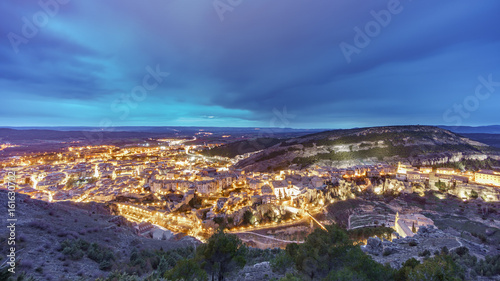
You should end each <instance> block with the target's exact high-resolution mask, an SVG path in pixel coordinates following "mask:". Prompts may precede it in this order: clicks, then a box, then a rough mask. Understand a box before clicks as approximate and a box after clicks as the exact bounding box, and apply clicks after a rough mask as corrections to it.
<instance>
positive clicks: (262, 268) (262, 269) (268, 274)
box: [228, 261, 282, 281]
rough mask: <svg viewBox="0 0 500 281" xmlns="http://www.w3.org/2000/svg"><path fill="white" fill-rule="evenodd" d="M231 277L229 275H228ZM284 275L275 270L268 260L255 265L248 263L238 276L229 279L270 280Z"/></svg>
mask: <svg viewBox="0 0 500 281" xmlns="http://www.w3.org/2000/svg"><path fill="white" fill-rule="evenodd" d="M228 277H229V276H228ZM281 277H282V276H280V275H278V274H276V273H274V272H273V270H272V268H271V265H270V264H269V262H268V261H265V262H261V263H257V264H254V265H246V266H245V267H244V268H243V269H241V270H240V271H239V272H238V274H237V276H232V277H231V278H228V280H236V281H250V280H269V279H272V278H277V279H279V278H281Z"/></svg>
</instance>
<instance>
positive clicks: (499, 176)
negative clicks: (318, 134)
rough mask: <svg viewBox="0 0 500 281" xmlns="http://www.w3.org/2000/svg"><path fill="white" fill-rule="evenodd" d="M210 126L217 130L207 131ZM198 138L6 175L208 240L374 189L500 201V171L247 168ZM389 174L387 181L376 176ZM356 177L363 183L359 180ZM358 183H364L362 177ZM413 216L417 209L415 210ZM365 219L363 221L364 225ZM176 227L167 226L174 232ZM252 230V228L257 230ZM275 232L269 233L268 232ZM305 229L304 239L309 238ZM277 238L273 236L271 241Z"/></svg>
mask: <svg viewBox="0 0 500 281" xmlns="http://www.w3.org/2000/svg"><path fill="white" fill-rule="evenodd" d="M204 133H205V134H207V132H204ZM189 141H191V140H189V139H156V140H151V141H149V142H147V143H142V144H137V145H126V146H122V147H118V146H113V145H101V146H71V147H68V148H66V149H64V151H61V152H58V153H43V154H32V155H28V156H22V157H19V156H16V157H11V158H9V159H8V160H6V161H5V162H4V163H2V165H4V166H5V167H6V168H5V169H3V170H2V172H1V173H2V174H0V176H1V178H5V177H6V176H7V173H8V172H9V171H15V173H16V175H17V184H18V192H19V193H23V194H27V195H29V196H31V197H32V198H34V199H40V200H44V201H47V202H57V201H74V202H100V203H107V204H109V205H110V206H111V208H112V209H113V210H115V213H116V215H121V216H123V217H125V218H126V219H127V220H129V221H130V222H133V223H134V224H135V225H136V229H137V231H138V234H139V235H143V236H147V237H155V238H158V239H160V238H161V237H164V236H165V235H170V236H171V235H173V234H185V235H189V236H193V237H196V238H197V239H199V240H200V241H206V239H207V238H208V237H210V235H212V234H213V233H214V231H215V230H216V229H217V227H218V226H219V225H220V224H221V223H224V224H225V225H226V227H227V229H228V231H229V232H232V233H237V234H239V235H240V237H241V238H242V239H243V240H245V237H247V236H249V234H250V233H251V231H252V230H258V229H264V228H276V227H284V226H290V227H293V226H297V225H299V224H300V223H304V222H306V223H307V222H310V223H311V224H314V225H316V226H319V227H322V228H323V224H322V222H320V221H319V220H317V219H315V216H316V215H318V214H321V213H324V212H325V207H326V206H327V205H328V204H331V203H334V202H336V201H339V200H346V199H349V198H355V197H356V196H357V195H361V194H363V193H364V192H366V191H370V192H372V193H374V194H383V193H387V192H392V193H396V194H400V193H401V194H404V193H407V194H411V193H414V192H415V193H420V194H421V196H424V192H425V191H426V190H435V191H439V190H440V188H441V186H451V185H452V186H453V187H454V188H453V189H450V190H448V191H447V192H448V193H449V194H451V195H454V196H456V197H458V198H461V199H462V200H464V201H465V200H468V199H471V198H475V199H476V198H478V199H481V200H483V201H486V202H490V201H492V202H497V201H500V189H499V187H500V171H489V170H488V171H486V170H480V171H477V172H472V171H459V170H456V169H453V168H432V167H413V166H411V165H409V164H403V163H394V164H392V165H390V164H385V163H380V164H377V165H363V166H354V167H350V168H343V169H337V168H333V167H319V166H313V167H310V168H308V169H302V170H301V169H286V170H280V171H275V172H269V173H257V172H245V171H243V170H239V169H235V168H234V167H233V164H235V163H236V162H237V161H240V160H242V159H244V158H245V157H248V155H249V154H247V155H243V156H238V157H235V158H233V159H230V158H225V157H207V156H203V155H201V154H200V153H199V152H200V151H202V150H204V149H210V148H212V147H214V146H215V145H214V144H209V145H189V144H187V143H188V142H189ZM378 179H385V180H386V181H385V183H390V184H378V185H377V184H372V181H377V180H378ZM351 183H353V184H351ZM354 183H355V184H354ZM411 216H413V218H412V217H411ZM415 216H417V217H418V216H419V215H418V214H416V215H414V214H411V215H410V214H407V215H406V216H405V215H404V214H402V215H400V216H399V220H398V214H397V215H396V217H394V216H392V217H389V218H388V220H387V222H386V224H385V225H386V226H390V227H393V228H394V229H395V231H396V232H397V233H398V234H400V235H401V236H402V237H406V236H411V235H412V234H413V233H412V232H411V231H409V228H411V224H410V223H407V224H410V225H407V224H404V221H405V219H407V220H412V219H413V220H414V221H417V227H418V226H419V225H429V224H432V220H430V219H427V218H425V217H423V216H421V217H423V218H420V219H418V218H417V217H415ZM358 227H359V226H358ZM165 233H167V234H165ZM250 236H252V235H250ZM259 238H261V240H265V241H267V242H265V243H263V245H264V246H263V247H266V243H267V245H268V246H269V245H272V246H276V245H278V246H282V244H281V243H279V242H285V244H286V242H292V241H288V240H279V239H276V241H274V242H276V243H277V244H275V243H271V242H269V239H268V238H269V237H266V236H262V237H259V236H257V235H253V237H250V238H248V240H253V241H256V240H257V241H258V240H259ZM266 239H267V240H266ZM300 240H301V238H300V237H297V238H296V241H295V242H300ZM269 243H271V244H269Z"/></svg>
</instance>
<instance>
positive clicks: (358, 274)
mask: <svg viewBox="0 0 500 281" xmlns="http://www.w3.org/2000/svg"><path fill="white" fill-rule="evenodd" d="M326 229H327V231H325V230H322V229H316V230H315V231H314V232H313V233H311V234H310V235H309V236H308V237H307V239H306V241H305V242H304V243H303V244H300V245H298V244H290V245H288V246H287V248H286V251H287V253H288V255H289V256H290V257H292V258H293V260H294V263H295V266H296V268H297V269H298V270H299V272H300V273H302V274H304V275H306V276H307V277H308V278H309V279H314V280H316V279H323V278H325V277H327V279H326V280H349V278H351V277H352V278H355V279H354V280H391V279H392V276H393V271H392V269H390V268H389V267H385V266H383V265H381V264H378V263H377V262H375V261H374V260H372V259H371V258H370V257H369V256H368V255H366V254H365V253H363V251H362V250H361V249H360V247H359V246H355V245H353V242H352V240H350V239H349V236H348V235H347V233H346V231H344V230H343V229H341V228H340V227H338V226H336V225H327V226H326ZM332 271H333V272H336V271H341V272H339V273H338V274H337V273H332ZM330 277H331V278H333V279H329V278H330ZM335 278H337V279H335Z"/></svg>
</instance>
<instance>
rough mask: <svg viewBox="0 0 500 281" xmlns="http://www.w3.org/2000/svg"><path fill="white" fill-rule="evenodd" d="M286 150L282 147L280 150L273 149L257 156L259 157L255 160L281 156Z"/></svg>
mask: <svg viewBox="0 0 500 281" xmlns="http://www.w3.org/2000/svg"><path fill="white" fill-rule="evenodd" d="M287 152H288V151H287V150H286V149H282V150H277V151H273V152H271V153H268V154H265V155H263V156H261V157H259V159H257V161H256V162H260V161H265V160H269V159H273V158H276V157H278V156H281V155H285V154H286V153H287Z"/></svg>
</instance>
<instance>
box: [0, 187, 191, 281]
mask: <svg viewBox="0 0 500 281" xmlns="http://www.w3.org/2000/svg"><path fill="white" fill-rule="evenodd" d="M7 198H8V196H7V192H6V191H5V190H0V204H1V205H3V206H7ZM15 209H16V218H17V222H16V229H15V235H16V244H15V245H14V246H15V247H16V261H17V262H18V264H17V266H16V274H15V275H14V277H18V276H20V274H22V272H24V273H25V274H26V275H28V276H32V277H34V278H35V280H78V279H79V278H82V279H83V280H95V279H96V278H98V277H105V276H107V275H109V274H110V272H112V271H113V270H120V271H128V272H137V273H138V274H140V270H146V269H148V266H142V267H141V266H139V267H137V266H134V265H132V264H130V257H131V253H132V252H133V251H136V252H141V251H147V252H150V251H154V250H159V249H162V251H163V250H164V251H166V252H165V253H167V251H168V250H170V249H177V248H181V247H182V248H185V247H186V246H188V245H192V243H193V241H192V240H190V238H189V237H184V238H182V239H181V240H179V241H174V240H155V239H149V238H144V237H140V236H138V235H136V234H135V232H134V230H133V228H132V227H130V226H128V223H127V221H125V220H118V221H114V222H111V221H110V220H111V219H112V218H114V217H113V216H112V215H110V213H109V210H108V209H107V207H106V206H104V205H102V204H97V203H88V204H84V203H78V204H75V203H70V202H60V203H47V202H44V201H39V200H34V199H31V198H29V197H28V196H26V195H22V194H16V208H15ZM4 210H6V209H4ZM6 213H7V212H4V214H6ZM115 219H116V218H115ZM0 237H1V238H0V245H1V246H0V250H1V251H2V253H6V254H7V253H8V247H11V246H9V245H8V244H7V238H8V237H9V229H7V228H6V227H5V226H4V227H2V228H0ZM4 261H5V256H4V257H3V258H2V260H1V263H3V262H4ZM153 266H155V265H153ZM3 270H6V268H5V267H3V268H2V271H3ZM0 279H1V280H3V279H2V276H0Z"/></svg>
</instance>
